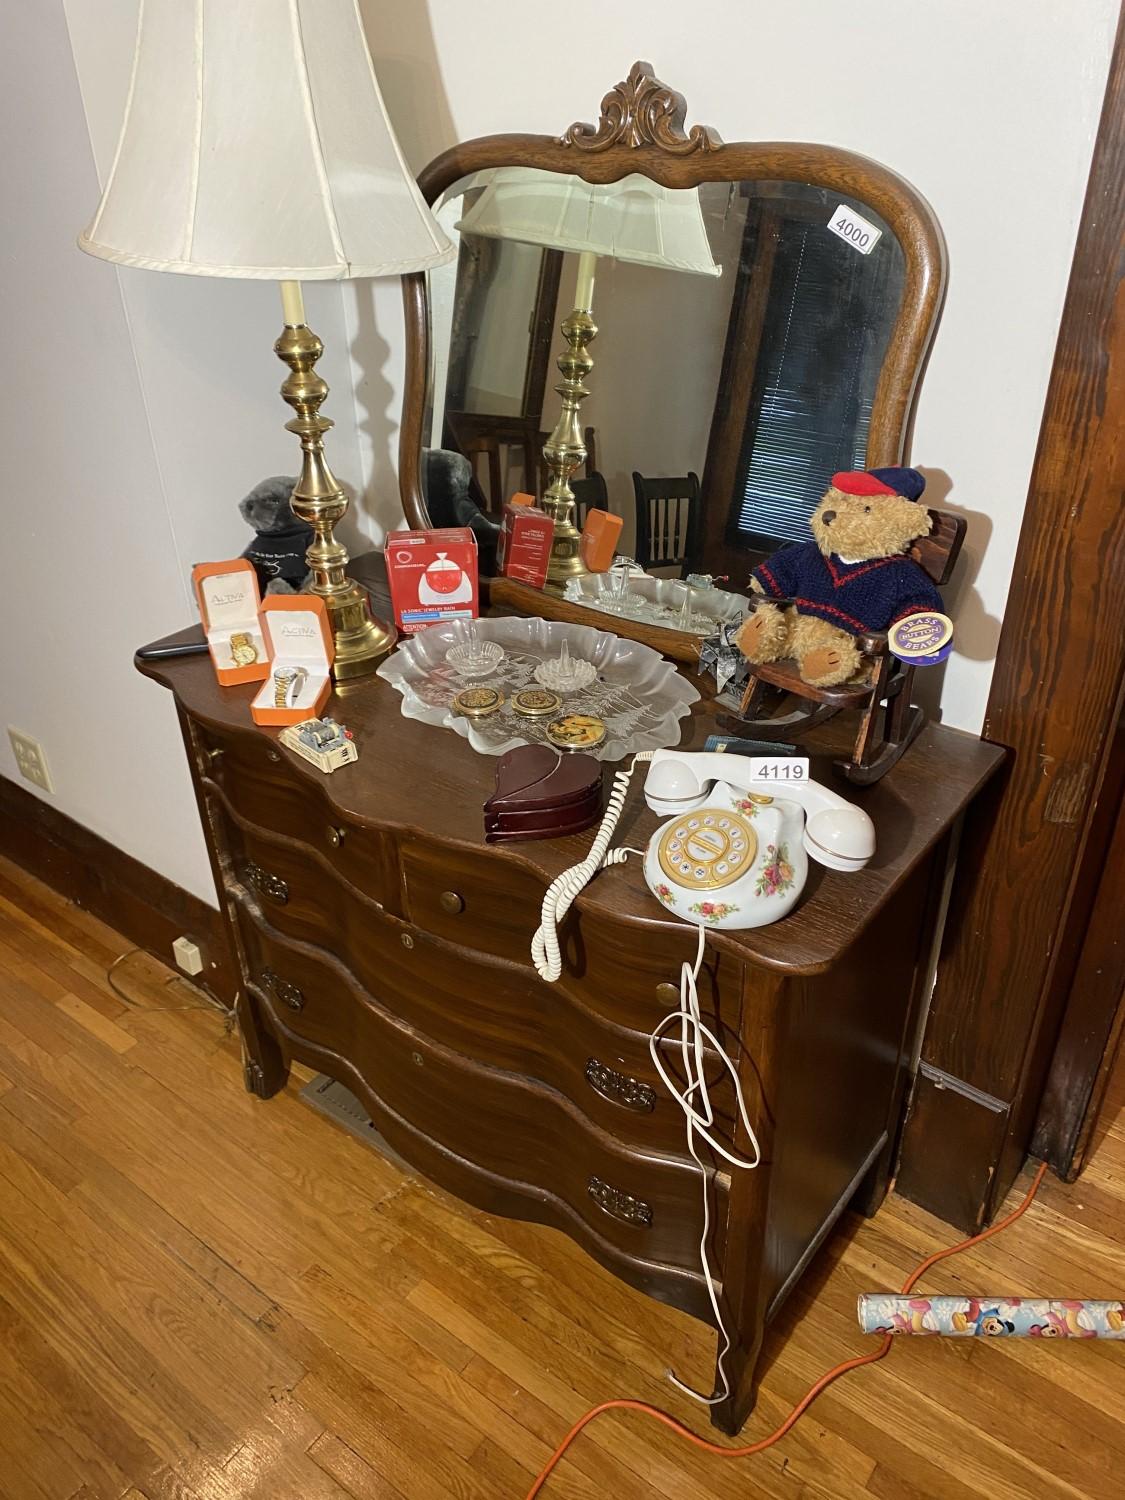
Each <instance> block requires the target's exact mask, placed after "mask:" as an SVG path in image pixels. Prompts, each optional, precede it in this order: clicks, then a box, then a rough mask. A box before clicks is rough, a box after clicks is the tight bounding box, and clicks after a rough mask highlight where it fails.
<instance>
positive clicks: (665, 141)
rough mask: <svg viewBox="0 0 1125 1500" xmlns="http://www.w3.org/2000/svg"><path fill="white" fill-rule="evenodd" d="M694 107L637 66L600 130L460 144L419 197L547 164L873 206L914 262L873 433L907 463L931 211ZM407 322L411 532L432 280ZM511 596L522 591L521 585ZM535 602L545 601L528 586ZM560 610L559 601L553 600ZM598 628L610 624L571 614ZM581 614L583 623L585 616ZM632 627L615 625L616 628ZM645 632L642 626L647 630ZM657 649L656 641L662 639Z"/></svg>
mask: <svg viewBox="0 0 1125 1500" xmlns="http://www.w3.org/2000/svg"><path fill="white" fill-rule="evenodd" d="M686 117H687V105H686V103H685V101H684V98H683V96H682V95H681V94H678V93H676V91H675V90H674V89H671V88H669V87H668V86H667V84H664V83H661V82H660V80H659V79H658V78H657V77H656V76H655V74H654V73H653V70H652V68H651V66H650V65H649V64H648V63H646V62H635V63H634V64H633V66H632V68H631V69H630V70H629V76H628V78H627V79H626V80H625V81H624V82H623V83H619V84H617V86H616V87H615V88H613V89H611V90H610V91H609V93H608V94H606V96H605V98H604V99H603V100H602V105H601V117H600V119H599V120H598V123H597V125H596V126H595V125H586V124H582V123H581V122H579V123H576V124H574V125H571V126H570V128H569V129H568V130H567V131H566V132H565V133H564V134H563V135H561V136H558V137H555V136H545V135H518V134H511V135H486V136H480V137H479V138H478V139H476V140H472V141H462V142H461V143H460V144H458V145H456V146H451V147H450V148H449V150H448V151H443V152H442V153H441V155H440V156H437V157H435V158H434V160H433V161H432V162H430V164H429V166H428V167H426V168H425V170H424V171H423V172H422V173H421V175H420V176H419V178H418V185H419V187H420V188H421V190H422V195H423V197H424V198H425V199H426V202H427V203H429V204H431V205H432V204H434V203H435V202H437V200H438V199H439V198H440V197H441V195H442V193H444V192H445V191H446V190H447V189H448V188H450V187H452V186H453V184H454V183H455V182H457V181H459V180H460V179H461V178H462V177H467V176H469V175H470V174H471V173H473V172H481V171H485V170H487V169H488V168H491V167H510V166H524V167H538V168H542V169H544V170H546V171H549V172H569V173H573V174H574V175H575V176H577V177H581V178H582V179H583V180H584V181H586V182H595V183H607V182H617V181H618V180H619V179H620V178H622V177H626V176H628V175H629V174H630V173H631V172H639V173H642V174H643V175H644V176H646V177H649V178H651V179H652V180H653V181H655V182H659V183H661V184H663V185H664V186H665V187H672V188H690V187H698V186H699V185H700V184H701V183H704V182H741V181H775V182H799V183H807V184H809V185H811V186H813V187H823V188H829V189H831V190H833V191H837V192H839V193H840V194H841V195H842V196H844V197H847V198H853V199H856V200H858V201H859V202H860V203H865V204H867V205H868V206H869V207H870V208H873V209H874V210H875V212H876V213H877V214H879V216H880V218H882V219H883V221H884V223H886V224H887V225H888V226H889V228H890V229H891V230H892V231H893V233H894V235H895V237H896V239H897V240H898V242H899V245H900V246H901V248H902V254H903V260H904V262H905V268H904V278H903V287H902V300H901V303H900V306H899V310H898V316H897V317H896V319H895V322H894V326H893V328H892V330H891V336H890V340H889V343H888V345H887V352H886V355H885V356H884V359H883V366H882V369H881V370H880V372H879V381H878V384H877V386H876V389H875V400H874V403H873V406H872V412H871V423H870V427H869V430H868V441H867V454H866V462H867V466H868V467H869V468H873V467H875V466H876V465H883V464H898V463H901V462H902V460H903V456H904V454H905V451H906V444H907V437H908V433H909V428H910V419H911V415H912V413H913V409H914V399H915V396H916V394H917V387H918V381H919V377H920V375H921V372H922V367H923V364H924V362H925V358H926V352H927V350H928V348H929V344H930V340H931V338H932V337H933V333H934V329H935V327H936V324H937V320H938V314H939V312H940V310H941V303H942V298H943V296H944V293H945V280H946V255H945V240H944V237H943V236H942V232H941V226H940V225H939V224H938V221H937V217H936V216H935V214H934V211H933V209H932V208H931V207H930V205H929V204H928V203H927V202H926V200H925V199H924V198H923V197H922V195H921V194H920V193H919V192H917V191H916V190H915V189H914V188H913V187H911V185H910V184H909V183H908V182H906V181H904V179H903V178H901V177H899V176H898V174H897V173H895V172H892V171H891V170H890V168H889V167H884V166H881V165H880V164H879V163H878V162H875V161H871V160H869V159H868V158H867V157H864V156H857V155H856V154H855V153H854V152H851V151H843V150H840V149H838V148H837V147H835V146H818V145H808V144H802V143H800V142H786V141H737V142H734V143H732V144H729V145H727V144H724V143H723V141H722V140H721V139H720V138H719V136H718V134H717V133H716V132H715V131H714V130H712V129H711V128H710V127H709V126H707V125H693V126H692V127H691V129H690V130H688V131H685V129H684V120H685V119H686ZM402 286H403V301H404V305H405V318H406V376H405V390H404V394H403V414H402V427H401V430H400V434H399V483H400V488H401V492H402V504H403V509H404V511H405V513H406V518H407V521H408V522H409V524H410V525H411V526H413V527H416V528H419V529H421V528H425V527H427V526H429V525H430V519H429V514H428V512H427V509H426V501H425V497H424V495H423V493H422V476H421V458H422V429H423V423H424V420H425V412H426V389H427V382H428V380H429V365H430V323H429V297H428V292H427V287H426V274H425V273H424V272H413V273H412V274H410V275H408V276H404V277H403V279H402ZM513 587H516V586H515V585H513ZM519 588H520V591H521V593H525V594H527V595H528V596H530V595H535V594H537V593H538V591H537V590H533V589H531V588H530V587H528V586H526V585H519ZM550 597H551V599H552V603H554V602H555V601H559V602H561V600H560V596H557V595H551V596H550ZM573 608H574V609H576V610H578V611H579V615H580V617H581V618H582V619H583V620H585V621H587V622H589V623H593V622H594V621H597V622H599V623H600V624H601V625H603V626H604V623H605V619H604V617H603V616H601V615H599V614H597V612H596V611H588V610H586V609H584V608H583V607H582V606H573ZM576 617H577V616H576ZM630 623H631V622H629V621H623V620H618V621H615V628H619V627H620V628H621V629H622V633H631V632H626V631H625V630H624V627H625V626H627V625H629V624H630ZM642 628H644V627H642ZM654 634H656V635H660V636H662V637H664V636H668V637H671V636H674V635H675V634H676V632H673V631H656V632H651V631H648V630H647V628H646V633H645V635H644V639H646V640H649V639H650V636H651V635H654ZM694 640H695V638H694V637H681V640H680V642H679V644H680V646H681V649H680V650H679V651H672V650H670V649H669V647H668V645H667V644H663V643H662V644H660V645H659V646H658V649H662V650H665V651H667V652H668V654H670V655H676V656H679V657H681V658H682V659H688V660H690V659H693V658H694V657H695V656H697V655H698V651H697V649H696V650H694V651H690V650H689V651H687V652H686V653H685V651H684V649H683V647H684V646H685V645H686V644H687V643H689V642H693V641H694ZM652 644H656V642H655V641H653V642H652Z"/></svg>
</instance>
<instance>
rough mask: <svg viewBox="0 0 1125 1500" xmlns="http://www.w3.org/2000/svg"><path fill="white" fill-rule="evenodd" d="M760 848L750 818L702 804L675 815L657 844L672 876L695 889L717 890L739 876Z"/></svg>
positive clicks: (663, 866)
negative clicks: (681, 815)
mask: <svg viewBox="0 0 1125 1500" xmlns="http://www.w3.org/2000/svg"><path fill="white" fill-rule="evenodd" d="M757 852H758V835H757V834H756V833H755V832H754V829H753V827H752V826H751V823H750V819H749V818H744V817H743V816H742V814H741V813H736V812H730V811H728V810H727V809H726V808H722V807H701V808H699V809H698V810H697V811H695V812H693V813H689V814H688V815H687V816H686V817H683V818H676V819H674V820H673V821H672V822H671V823H669V824H668V826H667V827H666V828H665V829H664V831H663V833H662V834H661V835H660V842H659V843H658V844H657V846H656V857H657V859H658V860H659V861H660V868H661V869H662V870H663V871H664V873H665V875H667V877H668V879H669V880H674V881H675V882H676V884H677V885H682V886H686V887H687V888H688V889H689V890H693V891H713V890H715V889H716V888H717V887H718V886H723V885H729V884H730V883H731V881H733V880H737V879H739V877H740V876H742V875H745V874H746V872H747V871H748V870H749V869H750V866H751V865H752V864H753V863H754V857H755V855H756V854H757Z"/></svg>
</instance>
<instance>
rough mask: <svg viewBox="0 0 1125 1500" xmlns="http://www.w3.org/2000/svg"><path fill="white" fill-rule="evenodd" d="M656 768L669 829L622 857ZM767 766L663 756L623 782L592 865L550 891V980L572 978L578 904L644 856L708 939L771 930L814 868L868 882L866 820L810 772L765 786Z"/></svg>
mask: <svg viewBox="0 0 1125 1500" xmlns="http://www.w3.org/2000/svg"><path fill="white" fill-rule="evenodd" d="M641 761H648V762H650V765H649V772H648V779H647V781H646V782H645V800H646V801H647V803H648V805H649V806H650V807H651V808H652V810H653V811H654V812H657V813H662V814H665V815H668V817H669V821H668V822H666V823H664V824H662V825H661V827H660V828H658V829H657V830H656V832H655V834H653V836H652V838H651V839H650V841H649V844H648V848H647V849H646V850H644V851H641V850H639V849H633V850H628V849H612V850H611V849H610V848H609V842H610V839H611V838H612V837H613V833H614V830H615V828H616V827H617V823H618V819H619V818H620V816H621V810H622V808H623V807H624V805H625V794H626V791H627V790H628V786H629V781H630V778H631V777H632V774H633V771H634V769H635V768H636V766H637V764H638V762H641ZM759 764H760V762H759V761H758V760H757V759H755V758H752V757H749V756H734V755H726V754H723V753H721V752H719V751H704V752H702V753H699V752H697V753H691V752H689V751H683V750H653V751H647V752H643V753H642V754H640V755H636V756H634V757H633V761H632V763H631V764H630V766H629V769H628V770H627V771H618V772H617V774H616V776H615V777H614V784H613V789H612V791H611V792H610V796H609V804H608V806H607V808H606V813H605V817H604V818H603V819H602V823H601V827H600V828H599V829H598V832H597V834H596V835H595V837H594V842H593V844H592V845H591V848H590V852H589V854H588V855H587V856H586V858H585V859H584V860H583V861H582V862H581V863H580V864H577V865H575V866H573V867H572V868H571V869H569V870H566V871H564V873H563V874H562V875H560V876H559V877H558V879H557V880H555V881H554V883H553V884H552V885H551V886H550V888H549V889H548V891H547V894H546V896H545V897H544V898H543V912H542V921H541V923H540V926H539V930H538V931H537V932H536V934H535V937H534V939H533V940H532V946H531V952H532V959H533V961H534V963H535V967H536V969H537V970H538V972H539V974H540V975H541V976H542V978H544V979H547V980H555V979H557V978H558V977H559V975H560V973H561V972H562V959H561V955H560V952H559V944H558V934H557V928H558V924H559V923H560V922H561V921H562V919H563V917H564V916H565V915H566V913H567V911H568V910H569V909H570V906H571V904H572V903H573V901H574V900H575V898H576V897H577V895H578V893H579V892H580V891H581V890H582V889H583V888H584V887H585V886H586V885H587V884H588V883H589V882H590V881H591V880H592V879H593V878H594V876H595V875H596V874H597V872H598V871H599V870H601V869H604V868H605V866H606V865H611V864H622V863H624V861H625V860H626V859H627V858H628V856H629V854H631V853H632V854H640V853H642V852H643V854H644V862H645V863H644V869H645V879H646V881H647V882H648V886H649V889H650V890H651V891H652V893H653V895H654V896H655V897H656V898H657V900H658V901H659V902H660V903H661V905H663V906H664V907H665V909H666V910H668V911H670V912H672V913H674V915H675V916H677V917H680V918H682V919H683V920H684V921H685V922H693V923H696V924H697V925H699V926H701V927H715V928H724V927H726V928H746V927H764V926H765V925H766V924H767V923H769V922H776V921H778V919H779V918H781V917H783V916H785V915H786V913H787V912H789V911H790V910H791V909H792V908H793V906H794V905H795V904H796V902H797V900H798V898H799V897H800V894H801V892H802V890H803V889H804V886H805V880H806V879H807V876H808V861H809V859H810V858H812V859H815V860H817V861H818V862H819V863H820V864H822V865H827V866H828V867H829V868H830V869H833V870H862V869H863V867H864V865H866V864H867V862H868V860H869V859H870V858H871V856H872V855H873V854H874V853H875V828H874V825H873V824H872V822H871V819H870V818H869V817H868V815H867V814H866V813H865V812H864V811H863V809H862V808H859V807H855V806H853V805H852V803H850V802H846V801H845V800H844V798H843V797H840V796H838V795H837V793H836V792H833V791H830V790H829V788H828V787H825V786H821V785H820V784H819V783H818V782H815V781H811V780H809V779H808V778H807V775H806V773H805V771H804V763H803V762H800V761H794V762H790V763H789V764H787V765H786V766H784V768H783V774H784V776H785V778H786V779H785V781H784V784H782V785H776V786H775V785H774V784H772V783H770V784H769V786H768V790H767V789H766V786H765V785H764V784H763V782H762V780H761V779H760V777H759V776H758V774H757V768H758V766H759Z"/></svg>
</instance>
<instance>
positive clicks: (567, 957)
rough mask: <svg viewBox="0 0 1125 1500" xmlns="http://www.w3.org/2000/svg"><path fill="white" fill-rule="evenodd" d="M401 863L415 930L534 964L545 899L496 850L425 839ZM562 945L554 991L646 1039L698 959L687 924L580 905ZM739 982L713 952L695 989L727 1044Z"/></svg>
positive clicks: (536, 881) (734, 965)
mask: <svg viewBox="0 0 1125 1500" xmlns="http://www.w3.org/2000/svg"><path fill="white" fill-rule="evenodd" d="M402 864H403V875H404V880H405V885H406V911H407V917H408V919H409V920H410V921H411V922H413V923H414V924H416V926H417V927H419V928H421V929H423V930H424V931H426V932H429V933H434V934H436V935H437V936H438V937H442V938H445V939H447V940H448V941H449V942H451V943H457V944H458V945H460V946H463V947H466V948H471V949H474V950H476V951H477V952H479V953H485V954H489V955H491V956H492V957H496V958H503V959H509V960H511V961H512V962H514V963H518V964H522V965H526V966H527V967H528V968H530V967H531V940H532V938H533V936H534V935H535V932H536V929H537V928H538V926H539V921H540V916H541V912H542V906H543V896H544V894H545V892H546V885H545V884H544V882H543V880H542V878H541V877H540V876H539V875H537V874H536V873H535V872H534V871H533V870H531V869H529V868H528V867H527V866H526V865H524V864H523V863H522V862H520V861H518V860H516V859H513V858H511V857H505V856H503V855H502V854H500V853H499V852H498V851H495V850H489V851H487V852H485V851H480V852H478V851H476V850H471V849H470V850H466V849H459V848H455V847H447V846H445V845H437V844H427V843H423V842H421V841H411V842H409V843H405V844H404V845H403V848H402ZM638 878H640V877H639V874H638ZM559 940H560V946H561V949H562V955H563V973H562V977H561V978H560V979H559V981H558V988H561V989H565V990H566V991H567V992H568V993H569V994H571V995H573V996H574V997H575V998H576V999H578V1000H579V1001H580V1002H581V1003H582V1004H583V1005H584V1006H585V1007H586V1009H588V1010H590V1011H593V1012H594V1013H595V1014H598V1015H603V1016H605V1017H606V1018H607V1019H608V1020H610V1021H612V1022H613V1023H614V1024H616V1025H618V1026H623V1027H625V1028H627V1029H629V1030H633V1031H644V1032H646V1033H647V1032H649V1031H651V1030H652V1028H653V1027H654V1026H655V1025H656V1023H657V1022H658V1021H659V1020H660V1019H661V1017H663V1016H666V1015H667V1014H668V1013H669V1012H670V1011H672V1010H675V1009H676V1007H677V1005H678V1004H679V989H680V971H681V969H682V967H683V964H684V962H685V961H687V962H692V961H694V958H695V949H696V929H695V928H694V927H692V926H689V925H688V924H687V923H681V922H677V923H675V924H669V923H667V922H663V923H656V922H654V923H653V924H652V925H651V926H642V925H639V924H638V923H636V922H625V921H616V920H614V918H612V917H610V916H607V915H605V914H604V913H599V914H598V915H597V916H593V915H591V914H590V913H589V912H587V911H582V910H580V909H579V908H577V907H575V908H572V909H571V911H570V912H569V913H568V914H567V917H566V920H565V921H564V923H563V926H562V928H561V929H560V933H559ZM742 981H743V972H742V966H741V965H740V964H739V963H738V962H737V960H735V959H732V958H731V957H729V956H728V955H725V954H719V953H718V952H717V951H716V950H715V949H713V948H709V949H708V950H707V952H706V954H705V956H704V963H703V968H702V970H701V972H700V976H699V983H698V989H699V1002H700V1009H701V1011H702V1012H703V1015H704V1019H705V1020H706V1021H707V1024H708V1025H709V1026H710V1027H711V1029H712V1030H713V1031H715V1033H716V1035H721V1036H722V1037H723V1040H724V1045H728V1047H734V1046H737V1040H738V1032H739V1008H740V1003H741V995H742ZM720 996H721V997H722V1001H721V1003H720Z"/></svg>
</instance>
